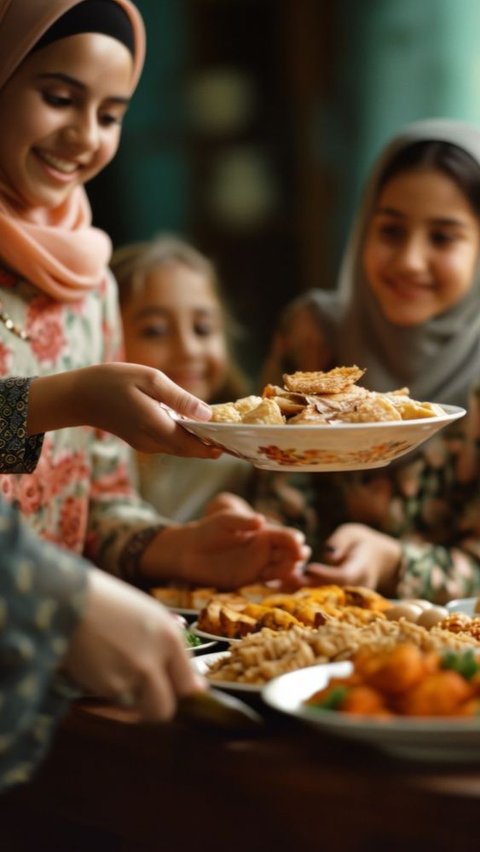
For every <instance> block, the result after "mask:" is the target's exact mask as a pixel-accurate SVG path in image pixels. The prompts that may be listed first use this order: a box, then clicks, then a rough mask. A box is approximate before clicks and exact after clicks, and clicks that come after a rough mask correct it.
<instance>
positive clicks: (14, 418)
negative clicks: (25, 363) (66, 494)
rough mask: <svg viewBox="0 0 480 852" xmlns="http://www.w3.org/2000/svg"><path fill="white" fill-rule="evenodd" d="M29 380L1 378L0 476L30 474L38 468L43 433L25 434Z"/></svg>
mask: <svg viewBox="0 0 480 852" xmlns="http://www.w3.org/2000/svg"><path fill="white" fill-rule="evenodd" d="M31 381H32V379H31V378H16V377H11V378H8V379H0V473H31V472H32V470H35V467H36V466H37V462H38V459H39V456H40V453H41V450H42V444H43V434H41V435H31V436H28V435H27V425H26V424H27V411H28V393H29V390H30V383H31Z"/></svg>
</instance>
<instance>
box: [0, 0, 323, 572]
mask: <svg viewBox="0 0 480 852" xmlns="http://www.w3.org/2000/svg"><path fill="white" fill-rule="evenodd" d="M143 59H144V30H143V25H142V21H141V18H140V15H139V13H138V11H137V10H136V8H135V7H134V6H133V4H132V3H130V2H129V0H83V2H73V0H35V3H33V2H31V0H0V123H1V126H2V134H1V136H0V288H1V289H0V301H1V304H0V376H2V377H7V376H9V375H17V376H18V375H21V376H45V375H51V374H57V373H60V372H63V371H69V370H75V369H78V368H82V367H88V366H89V365H91V364H100V363H103V362H108V361H113V360H116V359H118V357H119V355H120V354H121V339H120V331H119V329H120V325H119V319H118V310H117V301H116V288H115V283H114V281H113V278H112V276H111V274H110V273H109V272H108V270H107V264H108V261H109V258H110V251H111V246H110V241H109V239H108V237H107V236H106V235H105V234H104V233H103V232H102V231H100V230H98V229H97V228H95V227H93V226H92V224H91V212H90V208H89V205H88V201H87V197H86V194H85V191H84V189H83V184H84V183H86V182H87V181H88V180H90V179H91V178H93V177H94V176H95V175H97V174H98V173H99V172H100V171H101V170H102V169H103V168H104V167H105V166H106V165H107V164H108V163H109V162H110V160H111V159H112V158H113V156H114V155H115V153H116V150H117V147H118V144H119V141H120V135H121V124H122V119H123V117H124V114H125V112H126V110H127V107H128V103H129V100H130V98H131V96H132V94H133V91H134V88H135V85H136V83H137V81H138V78H139V75H140V72H141V68H142V64H143ZM0 417H1V413H0ZM66 420H67V422H66V425H67V427H68V426H69V425H70V424H69V422H68V417H67V419H66ZM71 422H75V420H74V419H73V418H72V420H71V421H70V423H71ZM0 425H1V424H0ZM129 464H130V459H129V451H128V448H127V447H126V446H125V445H124V444H122V442H121V441H119V440H118V439H116V438H114V437H113V436H111V435H106V434H105V433H103V432H100V431H93V430H91V429H89V428H87V427H80V428H75V429H73V428H65V429H62V430H60V431H58V432H55V433H53V432H52V433H50V432H48V433H47V434H46V435H45V438H44V442H43V449H42V453H41V456H40V459H39V462H38V465H37V467H36V470H35V471H34V472H33V473H30V474H21V475H8V476H4V477H2V478H1V480H0V490H1V493H2V494H3V496H4V497H5V498H6V499H7V500H9V501H15V502H17V504H18V505H19V507H20V509H21V511H22V513H23V515H24V516H25V518H26V520H27V521H28V522H29V524H30V525H31V527H33V528H34V529H35V530H36V531H37V532H38V533H39V534H40V535H41V536H43V537H44V538H46V539H48V540H50V541H52V542H55V543H57V544H60V545H63V546H64V547H66V548H68V549H70V550H73V551H76V552H78V553H83V554H84V555H87V556H88V557H89V558H90V559H92V561H93V562H94V563H96V564H97V565H99V566H100V567H102V568H104V569H106V570H107V571H109V572H110V573H112V574H116V575H118V576H121V577H123V578H125V579H127V580H129V581H130V582H133V583H135V584H137V585H140V586H149V585H155V584H157V583H158V582H159V581H163V580H167V579H171V578H172V577H178V578H181V579H183V580H190V581H192V582H198V583H207V584H212V585H213V584H214V585H218V586H221V587H235V586H237V585H241V584H243V583H248V582H252V581H256V580H259V579H261V580H267V579H270V578H271V577H276V576H279V577H290V576H291V575H292V574H293V573H294V572H295V569H296V566H297V564H298V563H299V562H301V561H303V560H304V558H305V556H306V555H307V554H308V551H307V549H306V548H304V546H303V537H302V536H298V534H297V533H296V532H294V531H293V530H288V529H282V528H279V527H274V526H272V525H269V524H268V523H267V522H266V521H265V519H264V518H263V516H261V515H258V514H254V513H242V514H240V513H239V512H238V511H234V510H229V511H227V510H224V511H222V512H219V513H215V514H213V515H211V516H209V517H207V518H205V519H203V520H201V521H198V522H194V523H191V524H188V525H185V526H179V525H173V524H170V523H169V522H168V521H165V519H162V518H161V517H160V516H159V515H158V514H157V513H156V512H155V511H154V510H153V509H152V508H151V507H150V506H148V505H147V504H145V503H143V502H142V501H141V500H140V499H139V497H138V496H137V495H136V494H135V492H134V490H133V489H132V486H131V483H130V478H129V472H128V471H129ZM225 566H228V569H226V567H225Z"/></svg>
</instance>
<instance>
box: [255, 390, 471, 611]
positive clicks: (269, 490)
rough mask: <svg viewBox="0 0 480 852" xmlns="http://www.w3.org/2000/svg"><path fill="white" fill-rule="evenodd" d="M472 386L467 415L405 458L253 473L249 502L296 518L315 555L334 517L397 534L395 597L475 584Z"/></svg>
mask: <svg viewBox="0 0 480 852" xmlns="http://www.w3.org/2000/svg"><path fill="white" fill-rule="evenodd" d="M479 447H480V391H479V389H475V390H474V391H473V392H472V393H471V396H470V401H469V405H468V413H467V415H466V416H465V417H464V418H463V419H461V420H458V421H456V422H455V423H453V424H452V425H451V426H450V427H449V428H448V429H444V430H443V431H441V432H439V433H438V434H437V435H436V436H435V437H434V438H432V439H431V440H430V441H429V442H427V443H426V444H423V445H422V446H421V447H420V448H419V450H418V451H417V452H416V453H415V455H412V456H411V457H410V458H408V457H405V459H404V460H402V461H401V462H399V463H397V464H393V465H390V466H388V467H385V468H380V469H375V470H371V471H368V470H367V471H355V472H351V473H338V474H325V473H318V474H307V473H305V474H298V475H297V474H295V475H288V474H266V473H265V472H263V471H262V472H258V473H257V474H256V497H255V506H256V508H257V509H258V510H259V511H264V512H266V513H268V514H269V515H273V516H274V517H276V518H277V519H278V520H281V521H284V522H285V523H288V524H291V525H293V526H297V527H299V528H301V529H303V531H304V532H305V534H306V536H307V540H308V543H309V544H310V545H311V546H312V548H313V553H312V561H320V562H321V561H322V556H323V558H324V554H322V546H323V544H324V542H325V539H326V538H327V537H328V536H329V535H330V534H331V533H332V532H333V531H334V529H335V528H336V527H337V526H338V525H339V524H342V523H351V522H356V523H363V524H367V525H369V526H371V527H373V528H374V529H377V530H379V531H381V532H383V533H386V534H388V535H391V536H393V537H395V538H397V539H400V541H401V542H402V553H403V556H402V564H401V568H400V575H399V582H398V588H397V592H396V594H397V596H398V597H422V598H428V599H430V600H433V601H436V602H438V603H444V602H445V601H447V600H451V599H453V598H461V597H469V596H471V595H474V594H477V593H478V592H480V450H479Z"/></svg>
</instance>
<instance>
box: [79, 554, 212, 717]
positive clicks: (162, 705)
mask: <svg viewBox="0 0 480 852" xmlns="http://www.w3.org/2000/svg"><path fill="white" fill-rule="evenodd" d="M63 667H64V668H65V669H66V671H67V673H68V674H69V675H70V677H71V678H72V679H73V680H74V681H75V682H76V683H78V684H79V685H80V686H81V687H83V689H85V690H86V691H87V692H89V693H91V694H93V695H96V696H100V697H102V698H109V699H111V700H112V701H115V702H118V703H119V704H120V705H121V706H124V707H129V708H131V709H132V710H135V711H136V714H137V717H138V719H139V720H144V721H161V720H167V719H170V718H171V717H172V716H173V714H174V712H175V707H176V702H177V698H178V697H179V696H182V695H188V694H190V693H192V692H195V691H198V690H201V689H204V688H205V684H204V681H203V680H202V679H201V678H199V677H198V675H196V674H195V672H194V671H193V668H192V666H191V664H190V661H189V658H188V656H187V653H186V651H185V649H184V647H183V640H182V636H181V633H180V631H179V629H178V627H177V625H176V624H175V621H174V620H173V618H172V617H171V615H170V613H169V612H168V611H167V610H166V609H165V608H164V607H162V606H161V604H159V603H158V602H157V601H155V600H153V598H149V597H148V596H147V595H146V594H144V593H143V592H139V591H137V590H136V589H134V588H132V587H131V586H128V585H127V584H126V583H123V582H121V581H120V580H116V579H115V578H114V577H111V576H110V575H108V574H106V573H105V572H103V571H100V570H99V569H97V568H92V569H90V571H89V574H88V592H87V604H86V608H85V611H84V614H83V617H82V619H81V621H80V622H79V624H78V625H77V627H76V629H75V632H74V634H73V637H72V640H71V643H70V647H69V650H68V652H67V655H66V657H65V659H64V662H63Z"/></svg>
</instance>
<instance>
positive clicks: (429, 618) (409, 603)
mask: <svg viewBox="0 0 480 852" xmlns="http://www.w3.org/2000/svg"><path fill="white" fill-rule="evenodd" d="M385 615H386V617H387V618H388V619H389V620H390V621H397V620H398V619H399V618H406V619H407V621H413V622H414V623H415V624H421V625H422V626H423V627H427V628H428V627H433V625H434V624H437V623H438V622H440V621H442V619H444V618H446V616H447V615H448V610H447V609H446V607H444V606H436V605H434V604H432V603H430V602H429V601H423V600H419V599H417V598H415V599H413V598H412V599H408V598H405V600H400V601H396V602H395V603H393V604H392V605H391V606H390V607H389V608H388V609H387V610H385Z"/></svg>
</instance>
